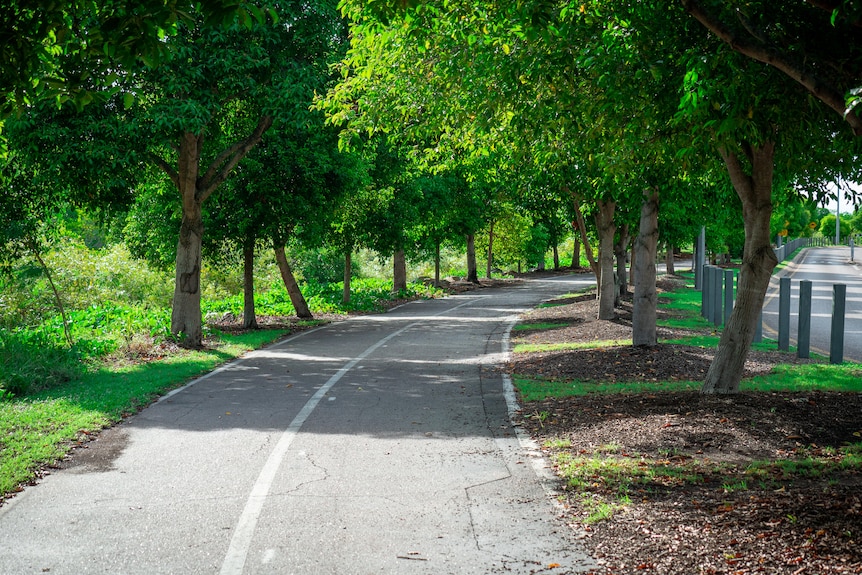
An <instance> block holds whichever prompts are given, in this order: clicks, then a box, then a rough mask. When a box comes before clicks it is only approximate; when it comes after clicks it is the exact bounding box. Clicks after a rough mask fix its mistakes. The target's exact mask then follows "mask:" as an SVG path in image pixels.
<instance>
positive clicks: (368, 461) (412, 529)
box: [0, 276, 595, 575]
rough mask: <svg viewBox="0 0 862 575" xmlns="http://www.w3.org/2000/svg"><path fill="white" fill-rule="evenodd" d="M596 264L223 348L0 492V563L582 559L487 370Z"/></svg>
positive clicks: (217, 565) (225, 574)
mask: <svg viewBox="0 0 862 575" xmlns="http://www.w3.org/2000/svg"><path fill="white" fill-rule="evenodd" d="M592 281H593V280H592V279H591V276H567V277H562V278H555V279H549V280H535V281H529V282H525V283H523V284H520V285H518V286H517V287H512V288H506V289H493V290H491V289H487V290H478V291H475V292H471V293H468V294H465V295H461V296H454V297H450V298H445V299H441V300H430V301H423V302H416V303H411V304H407V305H405V306H402V307H400V308H398V309H396V310H393V311H391V312H390V313H387V314H383V315H378V316H364V317H356V318H352V319H350V320H347V321H344V322H338V323H334V324H331V325H328V326H325V327H323V328H318V329H315V330H312V331H308V332H304V333H301V334H298V335H297V336H295V337H292V338H289V339H287V340H285V341H283V342H281V343H279V344H277V345H274V346H272V347H269V348H267V349H265V350H260V351H257V352H254V353H252V354H249V355H248V356H247V357H245V358H243V359H242V360H240V361H237V362H234V363H231V364H229V365H226V366H225V367H223V368H221V369H219V370H217V371H215V372H213V373H212V374H210V375H208V376H206V377H204V378H201V379H200V380H197V381H196V382H193V383H192V384H190V385H189V386H187V387H185V388H182V389H181V390H179V391H177V392H175V393H172V394H170V395H168V396H165V397H164V398H162V400H161V401H159V402H158V403H156V404H154V405H152V406H150V407H149V408H147V409H145V410H143V411H142V412H141V413H140V414H138V415H136V416H134V417H131V418H129V419H128V420H127V421H125V422H124V423H123V424H121V425H118V426H117V427H115V428H112V429H110V430H107V431H106V432H104V433H103V434H102V435H101V436H100V437H99V438H98V439H96V440H95V441H93V442H91V443H90V444H89V446H88V448H87V449H80V450H77V452H76V453H75V455H74V456H73V457H72V458H71V459H70V460H69V461H68V462H67V463H66V464H65V465H64V466H63V468H62V469H60V470H57V471H55V472H53V473H51V474H50V475H48V476H47V477H45V478H44V479H42V480H41V481H40V482H39V484H38V485H35V486H31V487H28V488H27V489H26V490H25V491H24V492H23V493H20V494H19V495H17V496H16V497H15V498H13V499H12V500H11V501H10V502H9V503H7V504H6V505H5V506H4V507H2V508H0V573H3V574H7V575H12V574H16V575H17V574H30V573H51V574H52V575H58V574H75V575H82V574H90V573H110V574H117V573H122V574H147V575H152V574H169V573H177V574H180V573H182V574H195V573H202V574H204V573H205V574H221V575H240V574H264V573H272V574H279V575H286V574H297V575H307V574H327V575H331V574H338V575H342V574H347V575H350V574H363V575H364V574H372V573H373V574H399V575H402V574H408V575H409V574H423V575H426V574H427V575H430V574H434V575H446V574H452V575H465V574H471V573H473V574H490V573H507V574H524V575H526V574H533V573H554V574H559V573H576V572H584V571H589V570H592V569H594V568H595V564H594V562H593V560H592V559H591V558H590V557H589V556H587V555H586V554H585V553H584V551H583V550H582V548H581V546H580V545H579V543H578V541H577V540H576V539H575V538H574V537H573V535H572V532H571V529H570V528H569V527H568V526H566V525H565V524H564V523H562V521H561V520H560V519H558V518H557V516H558V515H559V513H558V509H557V508H556V507H555V504H554V503H553V498H552V497H551V496H550V494H549V493H548V492H547V488H548V486H549V485H550V484H551V483H550V480H549V479H548V478H549V477H550V472H549V470H548V469H547V464H546V462H545V461H544V460H543V459H542V458H541V455H540V453H539V451H538V450H537V449H536V448H535V446H533V445H531V444H530V442H529V439H528V438H526V437H525V436H524V434H523V433H520V430H519V429H517V428H515V427H513V426H512V425H511V422H510V412H511V410H512V409H514V408H515V405H514V395H513V393H512V392H511V384H510V383H509V382H508V380H507V379H506V377H505V376H502V375H501V374H500V373H499V371H498V370H497V369H495V365H497V364H499V362H500V361H502V360H504V359H505V357H506V356H505V347H506V345H507V338H508V329H509V328H510V327H511V325H512V322H513V321H514V317H515V315H516V314H517V313H519V312H521V311H524V310H526V309H528V308H530V307H532V306H534V305H535V304H537V303H538V302H540V301H542V300H544V299H548V298H550V297H553V296H555V295H559V294H562V293H566V292H567V291H573V290H576V289H578V288H580V287H584V286H586V285H589V284H590V283H592Z"/></svg>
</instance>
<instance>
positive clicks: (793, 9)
mask: <svg viewBox="0 0 862 575" xmlns="http://www.w3.org/2000/svg"><path fill="white" fill-rule="evenodd" d="M681 1H682V5H683V7H684V8H685V10H686V11H687V12H688V13H689V14H691V15H692V16H693V17H694V18H695V19H696V20H697V21H699V22H700V23H701V24H703V25H704V27H706V28H707V29H708V30H710V31H711V32H712V33H713V34H715V35H716V36H717V37H718V38H720V39H721V40H722V41H723V42H724V43H726V44H727V45H728V46H729V47H730V48H731V49H733V50H734V51H736V52H738V53H740V54H743V55H744V56H746V57H748V58H751V59H753V60H756V61H758V62H763V63H764V64H768V65H769V66H772V67H774V68H775V69H776V70H779V71H781V72H782V73H783V74H785V75H786V76H787V77H788V78H790V79H791V80H793V81H794V82H796V83H797V84H798V85H799V86H801V87H802V88H804V89H805V90H806V91H807V92H809V93H810V94H812V95H813V96H814V97H816V98H818V99H819V100H820V101H822V102H823V103H824V104H826V106H828V107H829V108H831V109H832V111H833V112H836V113H837V114H838V115H839V116H841V117H842V118H843V119H844V120H845V121H846V122H847V124H849V125H850V127H851V128H852V130H853V133H854V134H856V135H857V136H860V135H862V119H860V117H859V115H858V114H857V112H856V107H857V106H858V104H859V103H860V102H862V89H860V86H862V26H860V24H862V9H860V8H862V7H860V4H859V2H858V1H855V0H844V1H842V0H811V1H808V2H769V1H763V0H761V1H756V2H745V3H744V4H742V3H739V2H723V1H718V0H681Z"/></svg>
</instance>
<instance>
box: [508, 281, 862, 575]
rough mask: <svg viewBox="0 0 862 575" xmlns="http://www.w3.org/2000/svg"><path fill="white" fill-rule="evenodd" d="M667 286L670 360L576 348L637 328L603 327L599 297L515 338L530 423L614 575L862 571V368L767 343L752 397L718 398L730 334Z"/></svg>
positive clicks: (516, 367)
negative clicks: (705, 389)
mask: <svg viewBox="0 0 862 575" xmlns="http://www.w3.org/2000/svg"><path fill="white" fill-rule="evenodd" d="M661 284H662V285H661V287H662V290H661V291H662V292H663V293H661V294H660V298H661V302H662V306H661V310H660V312H659V315H660V325H661V327H660V329H659V339H660V345H659V346H658V347H657V348H655V349H649V350H647V349H635V348H632V347H630V346H626V345H619V346H605V347H595V348H590V347H586V346H585V347H580V348H579V347H576V346H573V345H571V344H573V343H582V344H586V342H589V341H594V340H595V341H608V340H614V339H622V338H623V337H624V334H625V333H626V332H627V331H629V330H630V307H629V304H627V303H626V302H623V308H621V309H619V310H618V312H619V313H618V318H617V319H616V320H614V321H606V322H600V321H597V320H595V319H593V318H595V317H596V313H595V312H596V308H595V305H596V304H595V302H594V300H592V299H591V298H588V297H581V298H563V299H562V300H561V301H558V302H556V303H564V304H565V305H562V306H548V307H544V308H540V309H536V310H533V311H531V312H529V313H527V314H526V315H525V317H523V318H522V325H530V324H532V325H534V326H536V328H535V329H524V330H519V331H516V332H513V343H514V344H515V353H514V354H513V356H512V360H511V362H510V363H509V365H508V366H507V369H508V370H509V371H510V372H511V373H512V374H513V377H514V380H515V383H516V386H517V387H518V388H519V391H520V392H521V396H522V408H523V409H522V414H521V424H522V425H523V427H524V428H525V429H526V430H527V431H529V432H530V433H531V434H532V435H533V436H534V437H535V438H536V439H537V440H538V442H539V443H540V445H542V447H543V449H544V450H545V452H546V454H547V455H548V457H549V458H550V460H551V462H552V463H553V465H554V467H555V468H556V471H557V473H558V475H559V477H560V481H561V484H560V485H561V489H560V498H561V502H562V503H563V506H564V508H565V514H566V518H567V520H568V521H569V523H570V524H571V526H572V528H573V529H574V530H575V532H576V533H577V534H579V535H580V536H581V537H582V540H583V542H584V544H585V545H586V547H587V550H588V552H590V553H591V554H592V555H593V556H594V557H596V558H597V559H598V560H599V562H600V565H601V568H600V570H599V571H598V573H601V574H603V575H609V574H623V573H661V574H686V575H689V574H718V573H721V574H742V573H779V574H794V575H801V574H803V573H862V551H860V549H862V545H860V540H862V529H860V526H862V489H860V488H862V419H860V413H862V395H860V391H862V389H860V388H862V383H860V382H862V366H860V365H856V364H844V365H840V366H833V365H830V364H828V363H826V362H825V359H823V358H814V359H811V360H799V359H797V358H796V357H795V356H794V355H793V354H787V353H779V352H777V351H774V349H775V347H776V346H775V343H774V342H766V343H765V344H763V345H761V346H759V347H758V348H757V349H756V351H753V352H752V353H751V355H750V357H749V361H748V362H747V363H746V376H745V379H744V380H743V384H742V387H741V390H742V391H741V393H739V394H737V395H735V396H733V397H720V396H719V397H716V396H703V395H701V394H700V393H699V389H700V385H701V382H702V380H703V376H704V374H705V372H706V369H707V368H708V366H709V362H710V360H711V357H712V354H713V353H714V350H715V341H716V334H715V333H714V331H715V329H714V327H712V326H710V325H708V324H707V323H706V322H705V321H703V320H702V319H701V318H700V317H699V316H698V315H697V310H696V309H695V308H696V306H693V305H690V304H691V302H692V301H693V299H694V298H695V295H694V294H692V293H691V290H686V288H685V287H684V285H685V284H684V282H682V281H675V282H669V281H663V282H661ZM696 297H699V294H697V296H696ZM678 302H681V304H678ZM541 323H546V324H556V326H555V327H551V326H540V325H539V324H541ZM562 324H566V325H565V326H562ZM670 342H673V343H670ZM560 344H566V346H567V347H566V349H567V350H566V351H553V350H551V349H545V350H544V351H529V350H530V349H531V348H528V347H526V346H527V345H531V346H534V348H536V347H539V349H541V346H553V345H560Z"/></svg>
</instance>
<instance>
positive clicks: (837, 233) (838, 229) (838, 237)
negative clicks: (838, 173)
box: [835, 182, 841, 246]
mask: <svg viewBox="0 0 862 575" xmlns="http://www.w3.org/2000/svg"><path fill="white" fill-rule="evenodd" d="M838 189H839V190H840V189H841V188H840V182H839V188H838ZM835 205H836V207H835V245H836V246H840V245H841V192H839V193H838V197H837V198H836V199H835Z"/></svg>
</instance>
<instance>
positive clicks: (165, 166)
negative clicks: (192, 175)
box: [150, 152, 180, 190]
mask: <svg viewBox="0 0 862 575" xmlns="http://www.w3.org/2000/svg"><path fill="white" fill-rule="evenodd" d="M150 159H151V160H152V161H153V163H154V164H156V165H157V166H158V167H159V168H161V169H162V171H163V172H164V173H166V174H167V175H168V177H169V178H170V179H171V181H172V182H173V183H174V186H176V188H177V190H179V189H180V176H179V174H178V173H177V171H176V170H175V169H174V168H173V166H171V165H170V164H169V163H167V162H166V161H164V160H163V159H162V158H161V156H157V155H156V154H154V153H153V152H150Z"/></svg>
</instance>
